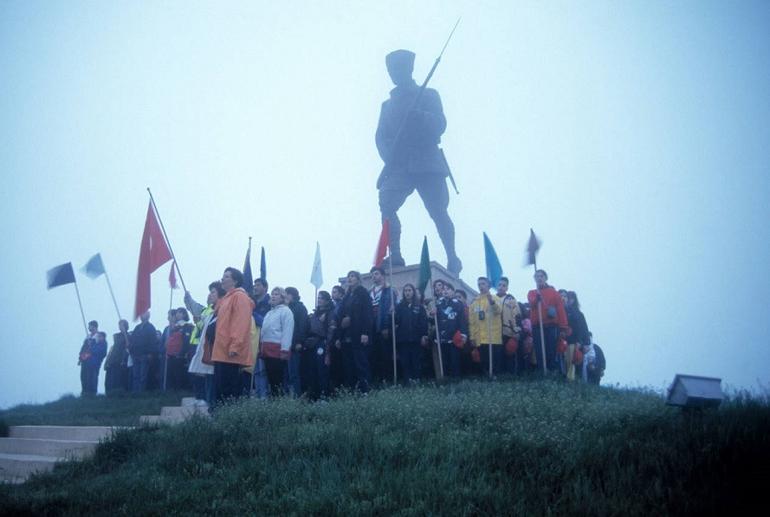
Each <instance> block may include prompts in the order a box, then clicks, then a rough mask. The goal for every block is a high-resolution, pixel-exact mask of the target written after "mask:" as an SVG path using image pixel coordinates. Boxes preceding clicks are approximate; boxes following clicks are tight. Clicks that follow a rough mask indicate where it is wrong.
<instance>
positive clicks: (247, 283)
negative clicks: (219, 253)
mask: <svg viewBox="0 0 770 517" xmlns="http://www.w3.org/2000/svg"><path fill="white" fill-rule="evenodd" d="M253 287H254V278H252V276H251V238H249V249H248V250H246V260H244V261H243V288H244V289H246V292H247V293H250V292H251V289H252V288H253Z"/></svg>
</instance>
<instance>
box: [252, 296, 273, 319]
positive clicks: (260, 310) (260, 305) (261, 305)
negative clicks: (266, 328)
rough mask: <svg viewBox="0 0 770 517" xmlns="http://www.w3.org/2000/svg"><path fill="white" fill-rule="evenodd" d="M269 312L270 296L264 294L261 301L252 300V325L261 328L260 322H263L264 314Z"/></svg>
mask: <svg viewBox="0 0 770 517" xmlns="http://www.w3.org/2000/svg"><path fill="white" fill-rule="evenodd" d="M269 310H270V295H269V294H266V295H265V296H263V297H262V299H261V300H256V299H255V300H254V310H253V311H251V313H252V314H253V315H254V323H255V324H256V325H257V327H261V326H262V322H263V321H265V314H267V313H268V311H269Z"/></svg>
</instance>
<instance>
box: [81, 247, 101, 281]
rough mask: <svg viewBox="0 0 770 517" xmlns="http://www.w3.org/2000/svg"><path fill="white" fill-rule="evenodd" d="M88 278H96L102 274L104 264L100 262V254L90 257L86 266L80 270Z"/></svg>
mask: <svg viewBox="0 0 770 517" xmlns="http://www.w3.org/2000/svg"><path fill="white" fill-rule="evenodd" d="M80 270H81V271H82V272H83V273H84V274H85V275H86V276H87V277H88V278H96V277H98V276H99V275H103V274H104V262H102V254H101V253H97V254H96V255H94V256H93V257H91V258H90V259H89V260H88V262H86V265H85V266H83V267H82V268H81V269H80Z"/></svg>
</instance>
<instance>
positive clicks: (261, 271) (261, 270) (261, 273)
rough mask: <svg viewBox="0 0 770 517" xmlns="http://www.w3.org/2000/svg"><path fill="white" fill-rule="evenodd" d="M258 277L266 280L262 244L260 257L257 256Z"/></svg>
mask: <svg viewBox="0 0 770 517" xmlns="http://www.w3.org/2000/svg"><path fill="white" fill-rule="evenodd" d="M259 277H260V278H261V279H262V280H267V265H265V247H264V246H262V253H261V257H260V258H259Z"/></svg>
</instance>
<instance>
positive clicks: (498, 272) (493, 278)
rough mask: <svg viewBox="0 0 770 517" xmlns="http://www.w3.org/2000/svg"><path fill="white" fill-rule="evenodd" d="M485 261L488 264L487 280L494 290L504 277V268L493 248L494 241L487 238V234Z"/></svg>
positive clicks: (485, 239) (485, 236) (485, 235)
mask: <svg viewBox="0 0 770 517" xmlns="http://www.w3.org/2000/svg"><path fill="white" fill-rule="evenodd" d="M484 261H485V262H486V264H487V278H489V283H490V285H491V287H492V288H493V289H494V288H495V287H496V286H497V282H499V281H500V277H501V276H503V266H501V265H500V259H499V258H497V252H496V251H495V247H494V246H492V241H490V240H489V237H487V232H484Z"/></svg>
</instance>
